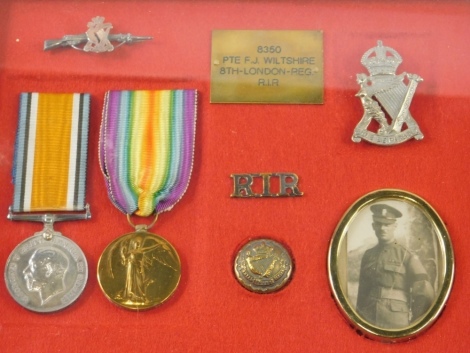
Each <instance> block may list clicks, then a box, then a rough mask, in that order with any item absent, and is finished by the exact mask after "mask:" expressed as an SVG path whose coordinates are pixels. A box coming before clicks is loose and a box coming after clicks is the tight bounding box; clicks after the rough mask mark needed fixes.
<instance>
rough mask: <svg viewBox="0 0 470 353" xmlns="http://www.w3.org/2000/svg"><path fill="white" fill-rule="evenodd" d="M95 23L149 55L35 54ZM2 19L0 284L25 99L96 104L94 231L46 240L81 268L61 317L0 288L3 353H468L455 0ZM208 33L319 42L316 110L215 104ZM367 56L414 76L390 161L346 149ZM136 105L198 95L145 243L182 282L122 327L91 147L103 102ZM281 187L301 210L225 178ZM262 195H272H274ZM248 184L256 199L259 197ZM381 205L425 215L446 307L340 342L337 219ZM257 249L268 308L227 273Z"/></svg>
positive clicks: (179, 6) (92, 7)
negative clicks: (80, 287) (375, 196)
mask: <svg viewBox="0 0 470 353" xmlns="http://www.w3.org/2000/svg"><path fill="white" fill-rule="evenodd" d="M96 16H103V17H105V18H106V21H107V22H109V23H112V26H113V28H112V33H116V34H117V33H132V34H133V35H138V36H140V35H141V36H152V37H153V39H152V40H148V41H144V42H141V43H134V44H132V45H123V46H121V47H119V48H116V49H115V50H113V51H111V52H106V53H90V52H88V53H87V52H82V51H78V50H74V49H73V48H70V47H63V48H58V49H54V50H49V51H44V50H43V44H44V41H45V40H46V39H54V38H61V37H62V36H64V35H70V34H82V33H85V31H86V30H87V23H88V22H89V21H90V20H91V19H92V18H94V17H96ZM0 19H1V23H2V26H1V27H0V34H1V39H2V41H1V43H0V109H1V114H2V132H1V139H0V183H1V185H2V187H1V188H0V213H1V212H3V216H2V217H3V218H2V219H0V236H1V239H2V241H1V246H0V263H1V264H2V269H5V264H6V262H7V259H8V257H9V255H10V253H11V252H12V251H13V249H14V248H15V247H16V246H17V245H18V244H19V243H21V242H22V241H23V240H24V239H26V238H27V237H29V236H30V235H32V234H33V233H34V232H37V231H38V230H40V228H41V227H40V226H38V224H35V223H31V222H11V221H9V220H7V214H8V208H9V206H10V205H11V204H12V201H13V185H12V182H11V179H12V176H11V170H12V167H13V160H14V149H15V135H16V130H17V124H18V114H19V97H20V93H22V92H49V93H58V92H67V93H71V92H86V93H89V94H90V97H91V104H90V129H89V139H88V141H89V144H88V157H87V161H88V172H87V187H86V189H87V190H86V201H87V202H88V203H89V205H90V210H91V214H92V217H91V219H89V220H86V221H77V222H61V223H57V224H56V226H55V227H56V229H57V230H59V231H60V232H62V233H63V234H66V235H67V237H68V238H70V239H72V240H73V241H74V242H75V243H77V244H78V245H79V246H80V247H81V249H82V250H83V252H84V254H85V255H86V258H87V261H88V268H89V276H88V281H87V284H86V287H85V290H84V292H83V293H82V295H81V296H80V297H79V299H78V300H77V301H76V302H75V303H74V304H73V305H71V306H69V307H67V308H65V309H64V310H61V311H57V312H54V313H47V314H38V313H36V312H31V311H28V310H26V309H24V308H23V307H21V306H20V305H18V304H17V303H16V302H15V301H14V300H13V298H12V297H11V296H10V294H9V292H8V290H7V286H6V285H5V283H4V281H1V283H0V308H1V309H0V342H1V347H2V348H1V350H2V351H3V352H30V351H32V350H35V351H37V352H81V351H84V350H86V351H95V352H114V351H157V350H158V351H163V352H221V351H224V352H225V351H226V352H243V351H251V352H281V351H289V352H315V351H322V352H338V351H341V352H359V351H360V352H375V351H377V350H386V351H390V352H391V351H394V352H441V351H444V350H447V351H452V352H460V351H464V350H466V349H467V346H468V344H469V343H470V340H469V337H468V336H469V335H468V315H469V311H468V305H467V300H466V293H468V292H469V291H470V288H469V287H470V283H469V281H466V280H465V273H468V272H469V271H470V261H469V260H468V256H466V255H465V250H466V248H467V246H468V245H469V244H470V243H469V240H468V235H467V229H468V228H470V221H469V220H468V217H467V214H466V212H468V208H469V207H468V206H469V201H468V198H469V193H470V186H469V184H468V183H467V182H465V180H466V178H467V177H468V174H469V172H470V169H469V163H468V158H469V157H468V156H469V153H470V144H469V142H468V139H467V137H466V135H467V134H468V133H469V132H470V120H469V119H468V118H467V116H469V115H470V104H469V103H470V89H469V88H468V82H469V81H470V68H469V65H468V64H467V58H468V57H469V56H470V47H469V45H468V43H467V38H468V35H469V34H470V29H469V26H468V22H469V19H470V4H469V3H468V2H467V1H445V2H441V1H340V0H338V1H306V0H305V1H287V0H285V1H283V0H276V1H243V0H234V1H224V0H220V1H199V0H197V1H145V0H127V1H123V0H115V1H94V0H81V1H65V0H46V1H33V0H4V1H2V3H1V5H0ZM214 30H277V31H287V30H290V31H322V33H323V34H322V38H323V54H322V55H323V67H322V70H323V71H322V74H323V103H322V104H297V103H295V102H292V103H294V104H274V103H254V104H243V103H215V102H214V103H211V99H210V97H211V69H212V66H213V64H214V63H213V62H212V61H211V50H212V32H213V31H214ZM378 40H380V41H382V42H383V43H384V45H386V46H388V47H392V48H394V49H395V50H396V51H397V52H399V53H400V55H401V57H402V58H403V62H402V63H401V64H400V66H399V69H398V72H397V73H402V72H406V73H416V74H419V76H420V77H422V78H423V81H422V82H420V84H419V86H418V87H417V89H416V92H415V94H414V98H413V101H412V103H411V105H410V106H409V111H410V112H411V114H412V115H413V117H414V119H415V120H416V122H417V123H418V125H419V128H420V130H421V132H422V134H423V136H424V138H423V139H421V140H416V139H411V140H410V141H406V142H403V143H400V144H397V145H393V146H380V145H375V144H371V143H368V142H367V141H361V142H359V143H355V142H353V141H352V140H351V137H352V135H353V133H354V129H355V127H356V125H357V124H358V123H359V121H360V120H361V117H362V116H363V114H364V108H363V106H362V104H361V100H360V97H357V96H356V94H357V93H358V91H359V89H360V86H359V85H358V83H357V81H356V80H357V76H356V75H357V74H360V73H363V72H367V71H366V68H364V67H363V66H362V65H361V58H362V56H363V54H364V53H365V52H366V51H367V50H368V49H370V48H372V47H374V46H375V45H377V41H378ZM142 89H144V90H165V89H195V90H197V91H198V97H197V122H196V137H195V148H194V161H193V170H192V174H191V180H190V182H189V186H188V189H187V191H186V193H185V195H184V197H183V198H181V200H180V201H179V202H178V203H177V204H176V205H175V207H174V208H173V209H172V210H171V212H164V213H162V214H160V216H159V217H158V221H157V222H156V224H155V226H154V227H153V229H152V231H153V232H154V233H157V234H158V235H160V236H162V237H165V239H167V240H168V241H170V242H171V244H172V245H173V246H174V248H175V249H176V250H177V252H178V254H179V257H180V260H181V280H180V283H179V286H178V288H177V290H176V291H175V293H174V295H173V296H172V297H171V298H170V299H168V300H167V301H166V302H165V303H164V304H162V305H161V306H158V307H156V308H153V309H149V310H145V311H138V312H135V311H129V310H126V309H124V308H121V307H119V306H116V305H114V304H113V303H111V302H110V301H108V300H107V298H106V297H105V296H104V295H103V293H102V291H101V289H100V286H99V284H98V280H97V265H98V261H99V259H100V256H101V254H102V253H103V250H104V249H105V248H106V246H107V245H108V244H110V243H111V242H112V241H113V240H115V239H116V238H117V237H118V236H120V235H122V234H125V233H128V232H129V229H130V228H129V224H128V221H127V219H126V216H125V215H124V214H123V213H121V212H120V211H119V210H118V209H117V208H115V207H114V206H113V204H112V203H111V201H110V200H109V199H108V196H107V190H106V184H105V182H104V178H103V175H102V172H101V170H100V163H99V156H98V144H99V139H100V123H101V118H102V110H103V106H104V104H105V102H104V97H105V93H106V92H107V91H109V90H142ZM260 89H261V88H260ZM287 103H289V102H287ZM50 128H51V129H54V126H51V127H50ZM269 173H271V174H269ZM276 173H277V174H276ZM279 173H287V174H290V175H296V176H297V177H298V181H297V184H296V186H297V187H298V191H299V195H296V197H289V196H288V197H250V198H247V197H231V195H233V193H234V178H233V177H231V176H233V175H235V174H238V175H240V174H256V175H258V176H259V175H261V174H264V175H268V174H269V175H279ZM274 179H275V178H274V177H272V180H273V181H272V183H271V185H270V187H271V188H272V190H275V191H273V192H272V193H271V194H275V193H276V192H277V191H276V190H277V188H278V187H279V184H278V182H277V181H276V180H274ZM262 180H265V179H263V177H261V178H260V179H259V180H258V181H260V182H261V181H262ZM289 180H290V179H289ZM279 183H280V182H279ZM253 185H254V186H253V187H254V188H258V189H257V190H258V191H256V190H255V192H258V193H262V191H260V190H263V189H262V186H260V185H258V184H253ZM379 189H400V190H405V191H407V192H410V193H412V194H415V195H419V197H421V198H423V199H425V200H426V201H427V202H429V204H430V205H432V207H433V208H434V209H435V211H436V212H437V214H438V215H439V216H440V218H441V219H442V221H443V225H445V227H446V229H447V231H448V234H449V237H450V240H451V242H452V245H453V250H454V253H453V254H452V256H453V257H455V259H456V261H455V263H456V265H455V270H456V272H455V273H456V275H455V279H454V283H453V287H452V291H451V292H450V296H449V299H448V301H447V304H446V306H445V310H444V311H443V312H442V313H441V314H440V317H439V319H438V320H436V322H435V323H434V324H433V325H432V326H431V327H430V328H429V329H427V330H426V331H425V332H422V333H420V334H418V335H416V337H414V338H415V339H413V340H410V341H409V342H406V343H396V344H393V345H385V344H384V343H382V342H380V339H379V340H378V341H377V340H369V339H366V338H365V337H363V334H362V333H361V331H360V330H359V331H356V330H355V329H352V328H351V327H350V323H349V322H348V321H347V320H345V318H344V317H343V315H342V313H341V310H338V308H337V306H336V303H335V300H334V299H333V297H332V290H331V287H330V284H329V273H328V266H327V257H328V250H329V246H330V241H331V239H332V236H333V234H334V232H335V229H336V227H337V225H338V223H339V222H340V220H341V218H342V216H343V215H344V214H345V212H346V211H347V210H348V208H349V206H350V205H352V204H353V203H354V202H355V201H356V200H357V199H359V198H361V197H362V196H363V195H365V194H367V193H370V192H373V191H375V190H379ZM271 196H272V195H271ZM134 221H135V220H134ZM146 222H149V220H146ZM439 224H440V223H439ZM259 238H269V239H272V240H274V241H276V242H278V243H280V244H282V245H283V246H284V247H285V248H286V249H287V250H288V252H289V254H290V255H291V257H292V263H293V271H292V275H291V278H290V281H289V282H288V283H287V285H285V286H284V287H283V288H282V289H281V290H279V291H276V292H273V293H268V294H259V293H255V292H251V291H249V290H247V289H246V288H244V287H243V286H241V285H240V283H239V282H238V280H237V278H236V275H235V272H234V261H235V258H236V256H237V253H238V251H239V250H240V249H241V248H242V246H243V245H244V244H246V243H247V242H248V241H250V240H252V239H259ZM443 249H444V251H446V249H448V247H443ZM449 256H450V254H449Z"/></svg>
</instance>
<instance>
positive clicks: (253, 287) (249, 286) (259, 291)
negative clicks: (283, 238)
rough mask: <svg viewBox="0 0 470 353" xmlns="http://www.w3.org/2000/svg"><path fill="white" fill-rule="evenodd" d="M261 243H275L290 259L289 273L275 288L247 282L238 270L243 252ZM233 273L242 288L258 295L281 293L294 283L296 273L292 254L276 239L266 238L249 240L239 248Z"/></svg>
mask: <svg viewBox="0 0 470 353" xmlns="http://www.w3.org/2000/svg"><path fill="white" fill-rule="evenodd" d="M259 241H266V242H271V243H274V244H275V245H276V246H278V247H279V248H280V249H281V251H283V252H284V253H285V255H286V256H287V257H288V258H289V262H290V266H289V268H288V270H287V273H286V275H285V277H284V279H283V280H282V281H281V282H279V283H277V284H276V285H275V286H274V288H270V287H261V286H259V285H256V284H252V283H250V282H247V281H246V279H244V277H243V276H242V275H241V273H240V271H239V270H238V266H239V259H240V255H241V253H242V251H244V250H246V248H247V247H248V246H249V245H250V244H252V243H255V242H259ZM233 271H234V274H235V278H236V279H237V281H238V283H240V284H241V286H242V287H243V288H245V289H246V290H248V291H250V292H253V293H256V294H272V293H276V292H279V291H281V290H283V289H284V288H285V287H286V286H287V285H288V284H289V283H290V282H291V281H292V274H293V271H294V261H293V259H292V255H291V252H290V251H289V250H288V248H287V247H286V246H285V245H283V244H282V243H280V242H278V241H276V240H274V239H271V238H266V237H259V238H252V239H250V240H248V241H247V242H245V243H244V244H243V245H242V246H240V247H239V249H238V251H237V253H236V256H235V259H234V265H233Z"/></svg>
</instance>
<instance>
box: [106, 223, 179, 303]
mask: <svg viewBox="0 0 470 353" xmlns="http://www.w3.org/2000/svg"><path fill="white" fill-rule="evenodd" d="M175 256H176V255H175V254H174V251H173V250H172V249H170V248H169V247H168V245H167V244H166V243H165V242H163V241H160V240H159V239H158V238H156V237H155V236H153V235H149V234H147V233H145V232H143V233H142V234H138V233H131V234H130V235H129V236H127V237H125V238H124V239H123V240H122V241H119V242H117V243H115V245H114V249H111V251H110V252H109V255H108V258H107V261H108V269H109V275H110V276H111V277H112V278H115V272H119V273H121V274H123V276H122V275H120V276H118V277H119V278H121V279H123V282H124V283H123V288H122V289H121V290H119V291H118V292H117V294H116V295H115V299H116V300H118V301H120V302H124V303H126V304H130V305H139V304H141V305H146V304H148V303H149V302H151V301H153V300H155V298H154V296H155V295H156V294H155V293H153V292H154V291H152V290H151V289H149V288H152V287H155V286H157V287H158V286H165V283H157V282H158V280H161V279H162V276H159V275H156V273H155V271H162V270H163V271H165V270H169V272H170V273H171V272H177V268H178V263H179V260H178V259H177V258H175ZM155 263H156V264H159V265H161V266H160V269H158V268H157V267H156V266H155ZM123 267H124V271H123ZM169 276H170V277H171V274H169ZM163 277H165V276H163ZM157 278H158V279H157ZM156 292H158V291H156Z"/></svg>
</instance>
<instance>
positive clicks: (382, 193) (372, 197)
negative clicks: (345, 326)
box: [328, 189, 455, 343]
mask: <svg viewBox="0 0 470 353" xmlns="http://www.w3.org/2000/svg"><path fill="white" fill-rule="evenodd" d="M380 200H394V201H401V202H405V203H408V204H411V205H413V206H415V207H417V208H418V209H419V210H420V211H421V212H422V213H423V214H424V215H425V216H426V217H427V218H428V220H429V221H430V223H431V224H432V226H433V229H434V231H435V233H436V237H437V239H438V241H439V244H440V246H439V251H440V255H441V256H442V259H443V260H442V262H443V265H442V269H443V271H444V276H443V281H442V285H441V289H440V291H439V292H438V293H436V299H435V300H434V303H433V304H432V306H431V308H430V309H429V310H428V311H427V313H426V314H425V315H424V316H423V317H421V318H420V319H419V320H417V321H416V322H415V323H414V324H411V325H410V326H407V327H405V328H403V329H396V330H392V329H383V328H379V327H377V326H374V325H372V324H370V323H369V322H368V321H367V320H365V319H363V318H361V317H360V316H359V315H358V314H357V313H356V310H355V309H354V308H353V305H352V303H350V301H349V299H347V293H346V292H345V291H343V289H342V288H341V283H340V280H339V276H340V275H339V270H338V261H337V260H338V257H339V251H340V248H341V243H342V241H343V240H344V238H345V236H347V230H348V229H349V226H350V224H351V223H352V221H353V220H354V219H355V218H356V216H357V215H358V213H359V212H360V211H362V210H363V209H364V208H365V207H367V206H369V205H370V204H372V203H375V202H377V201H380ZM454 276H455V258H454V251H453V247H452V243H451V240H450V237H449V233H448V231H447V229H446V227H445V224H444V222H443V221H442V219H441V218H440V216H439V215H438V213H437V212H436V211H435V210H434V208H433V207H432V206H431V205H430V204H429V203H428V202H426V201H425V200H424V199H423V198H421V197H419V196H417V195H415V194H413V193H410V192H408V191H404V190H399V189H380V190H376V191H373V192H370V193H368V194H366V195H364V196H362V197H361V198H359V199H358V200H356V201H355V202H354V203H353V204H352V206H350V207H349V209H348V210H347V211H346V213H345V214H344V215H343V216H342V218H341V220H340V222H339V223H338V225H337V227H336V229H335V231H334V233H333V236H332V238H331V241H330V246H329V249H328V279H329V284H330V289H331V291H332V294H333V297H334V299H335V303H336V305H337V306H338V308H339V309H340V311H341V313H342V314H343V316H344V317H345V318H346V319H347V320H348V321H349V322H350V323H351V324H352V325H353V327H354V328H355V329H358V330H359V331H360V332H361V333H362V334H363V335H364V336H365V337H367V338H371V339H373V340H378V341H382V342H385V343H395V342H403V341H408V340H410V339H413V338H415V337H417V336H418V335H419V334H421V333H423V332H425V331H426V330H427V329H429V328H430V327H431V326H432V325H433V324H434V323H435V322H436V320H437V319H438V318H439V316H440V315H441V314H442V311H443V310H444V307H445V305H446V303H447V300H448V298H449V296H450V292H451V289H452V285H453V281H454Z"/></svg>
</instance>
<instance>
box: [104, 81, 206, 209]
mask: <svg viewBox="0 0 470 353" xmlns="http://www.w3.org/2000/svg"><path fill="white" fill-rule="evenodd" d="M196 102H197V92H196V91H195V90H164V91H109V92H107V93H106V97H105V106H104V111H103V121H102V125H101V138H100V148H99V150H100V163H101V170H102V172H103V174H104V176H105V180H106V185H107V189H108V195H109V197H110V199H111V200H112V202H113V203H114V205H115V206H116V207H117V208H118V209H119V210H121V211H122V212H123V213H125V214H127V215H131V214H136V215H138V216H143V217H145V216H149V215H151V214H152V213H154V212H156V213H157V214H159V213H161V212H164V211H168V210H170V209H171V208H172V207H173V206H174V205H175V204H176V203H177V202H178V201H179V200H180V199H181V197H182V196H183V195H184V193H185V191H186V189H187V187H188V184H189V179H190V177H191V170H192V165H193V154H194V137H195V127H196Z"/></svg>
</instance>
